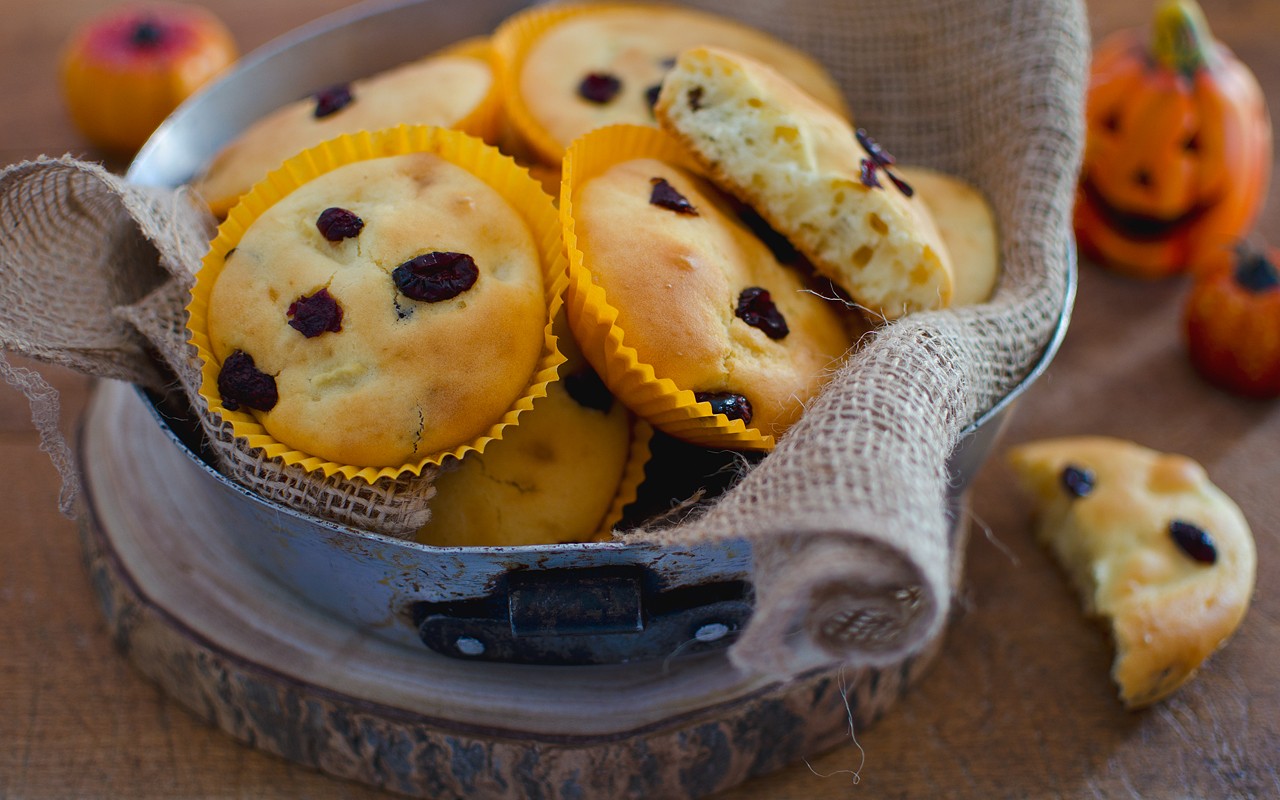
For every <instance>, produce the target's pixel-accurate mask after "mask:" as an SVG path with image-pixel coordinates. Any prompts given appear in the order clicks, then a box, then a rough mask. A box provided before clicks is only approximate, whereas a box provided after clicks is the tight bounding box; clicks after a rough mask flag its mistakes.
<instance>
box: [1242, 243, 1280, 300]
mask: <svg viewBox="0 0 1280 800" xmlns="http://www.w3.org/2000/svg"><path fill="white" fill-rule="evenodd" d="M1237 255H1238V256H1239V258H1240V260H1239V262H1238V263H1237V264H1236V283H1238V284H1240V286H1241V288H1244V289H1248V290H1249V291H1250V292H1254V293H1255V294H1257V293H1260V292H1268V291H1271V290H1272V289H1276V288H1280V270H1277V269H1276V265H1275V264H1273V263H1272V262H1271V259H1269V258H1267V254H1266V253H1265V252H1264V251H1262V250H1254V249H1253V248H1250V247H1245V246H1241V247H1240V248H1239V249H1238V250H1237Z"/></svg>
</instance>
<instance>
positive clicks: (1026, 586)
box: [0, 0, 1280, 800]
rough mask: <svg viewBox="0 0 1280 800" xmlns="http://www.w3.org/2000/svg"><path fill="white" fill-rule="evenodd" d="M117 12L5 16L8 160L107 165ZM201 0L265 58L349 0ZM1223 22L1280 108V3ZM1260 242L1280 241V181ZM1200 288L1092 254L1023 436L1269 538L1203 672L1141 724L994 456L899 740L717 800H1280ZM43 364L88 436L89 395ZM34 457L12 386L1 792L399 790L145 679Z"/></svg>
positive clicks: (1264, 516) (361, 793)
mask: <svg viewBox="0 0 1280 800" xmlns="http://www.w3.org/2000/svg"><path fill="white" fill-rule="evenodd" d="M111 5H113V3H111V2H108V1H107V0H59V1H58V2H53V3H35V2H29V1H28V2H17V0H0V20H3V23H0V120H2V123H0V164H8V163H12V162H16V161H19V160H22V159H26V158H31V157H34V156H37V155H39V154H42V153H44V154H50V155H57V154H61V153H64V152H70V153H73V154H77V155H82V156H86V157H90V158H95V157H97V156H96V155H95V154H94V153H93V152H92V151H91V150H89V149H88V147H87V145H86V143H85V142H84V141H83V140H82V139H81V138H80V137H79V136H78V135H77V134H76V133H75V132H74V131H73V130H72V128H71V127H70V125H69V124H68V122H67V119H66V117H65V115H64V112H63V110H62V107H61V105H60V102H59V99H58V93H57V85H56V67H55V65H56V51H57V47H58V45H59V44H60V43H61V42H62V41H63V40H64V38H65V37H66V36H67V35H68V34H69V32H70V31H71V29H72V28H73V27H74V26H75V25H76V24H77V23H78V22H79V21H81V20H83V19H84V18H86V17H88V16H90V15H92V14H95V13H97V12H100V11H102V10H103V9H105V8H107V7H109V6H111ZM205 5H207V6H209V7H211V8H213V9H214V10H215V12H216V13H217V14H218V15H219V16H220V17H221V18H222V19H224V20H225V21H227V23H228V24H229V25H230V27H231V28H232V30H233V32H234V33H235V36H236V38H237V41H238V42H239V44H240V46H241V48H242V49H243V50H244V51H246V52H247V51H248V50H251V49H253V48H255V47H257V46H258V45H261V44H263V43H264V42H266V41H267V40H268V39H270V38H272V37H273V36H275V35H277V34H279V33H281V32H284V31H285V30H288V29H289V28H292V27H294V26H296V25H298V24H300V23H302V22H304V21H307V20H309V19H312V18H314V17H316V16H319V15H320V14H323V13H326V12H328V11H332V10H334V9H336V8H338V7H341V6H345V5H348V3H347V2H344V0H276V2H271V3H265V2H261V1H260V0H218V1H217V2H213V1H212V0H208V2H206V3H205ZM1089 5H1090V9H1091V20H1092V24H1093V29H1094V32H1095V34H1096V35H1101V34H1104V33H1106V32H1108V31H1111V30H1114V29H1116V28H1119V27H1127V26H1132V25H1138V24H1142V23H1143V21H1144V19H1145V17H1146V15H1147V13H1148V11H1149V4H1148V3H1147V2H1138V1H1137V0H1126V2H1119V0H1111V1H1110V2H1108V1H1107V0H1090V2H1089ZM1203 6H1204V8H1205V10H1206V12H1207V14H1208V17H1209V19H1210V21H1211V22H1212V23H1214V27H1215V31H1216V32H1217V34H1218V36H1219V37H1220V38H1221V39H1223V40H1224V41H1226V42H1227V43H1228V44H1230V45H1231V46H1232V48H1233V49H1234V50H1235V51H1236V53H1237V54H1238V55H1239V56H1240V57H1241V58H1242V59H1243V60H1244V61H1245V62H1246V63H1248V64H1250V65H1251V66H1252V68H1253V69H1254V71H1255V72H1256V73H1257V75H1258V77H1259V79H1260V81H1261V83H1262V85H1263V87H1264V89H1265V90H1266V92H1267V94H1268V97H1269V99H1270V105H1271V108H1272V109H1277V110H1280V48H1276V47H1275V43H1274V38H1275V35H1276V33H1277V32H1278V31H1280V3H1277V2H1276V0H1204V2H1203ZM113 166H117V167H118V166H120V165H119V164H115V165H113ZM1259 232H1260V235H1261V236H1262V237H1263V238H1266V239H1269V240H1271V241H1274V242H1276V243H1280V190H1277V188H1275V185H1273V188H1272V190H1271V194H1270V199H1269V202H1268V206H1267V209H1266V211H1265V212H1264V217H1263V219H1262V221H1261V223H1260V224H1259ZM1186 289H1187V284H1186V282H1185V281H1182V280H1172V281H1168V282H1164V283H1158V284H1148V283H1139V282H1134V281H1129V280H1124V279H1121V278H1117V277H1115V276H1113V275H1110V274H1108V273H1105V272H1103V271H1101V270H1100V269H1098V268H1097V267H1095V266H1094V265H1092V264H1088V263H1085V264H1083V265H1082V274H1081V280H1080V295H1079V299H1078V303H1077V313H1076V315H1075V318H1074V321H1073V323H1072V327H1071V332H1070V334H1069V335H1068V337H1067V340H1066V343H1065V345H1064V347H1063V349H1062V352H1061V354H1060V355H1059V357H1058V358H1057V360H1056V361H1055V363H1054V364H1053V366H1052V368H1051V369H1050V371H1049V373H1048V374H1047V375H1045V376H1044V377H1043V378H1042V379H1041V380H1040V381H1039V382H1038V383H1037V384H1036V386H1035V387H1034V388H1033V390H1032V391H1031V392H1030V393H1029V395H1028V396H1027V397H1026V398H1025V400H1024V401H1023V402H1022V403H1021V405H1020V407H1019V409H1018V412H1017V414H1016V415H1015V418H1014V421H1013V424H1012V425H1011V426H1010V428H1009V430H1008V432H1007V435H1006V437H1005V439H1004V444H1005V445H1008V444H1011V443H1014V442H1020V441H1025V440H1027V439H1031V438H1037V437H1041V436H1048V435H1060V434H1076V433H1099V434H1109V435H1116V436H1123V437H1127V438H1132V439H1137V440H1139V441H1142V442H1143V443H1145V444H1148V445H1151V446H1154V447H1157V448H1160V449H1165V450H1171V451H1177V452H1182V453H1186V454H1188V455H1190V456H1192V457H1194V458H1196V459H1198V460H1200V461H1201V462H1202V463H1203V464H1205V466H1206V467H1207V468H1208V469H1209V472H1210V474H1211V475H1212V476H1213V477H1214V478H1215V480H1216V481H1217V482H1218V483H1219V484H1220V485H1221V486H1222V487H1223V488H1224V489H1226V491H1227V492H1228V493H1230V494H1232V495H1233V496H1234V497H1235V498H1236V499H1237V501H1238V502H1239V503H1240V505H1241V506H1242V508H1243V509H1244V512H1245V515H1246V516H1247V517H1248V518H1249V520H1250V521H1251V523H1252V525H1253V528H1254V533H1255V536H1256V538H1257V541H1258V551H1259V573H1258V590H1257V592H1256V595H1255V597H1254V604H1253V608H1252V609H1251V611H1250V613H1249V616H1248V617H1247V618H1246V620H1245V622H1244V625H1243V627H1242V629H1241V630H1240V631H1239V633H1238V634H1237V636H1236V637H1235V639H1233V640H1232V642H1231V643H1230V645H1229V646H1228V647H1227V648H1226V649H1225V650H1223V651H1221V652H1219V653H1218V654H1217V655H1215V656H1214V657H1213V659H1212V660H1211V662H1210V663H1209V665H1208V667H1207V669H1206V670H1205V671H1204V672H1203V674H1202V675H1201V676H1200V678H1199V679H1198V680H1197V681H1196V682H1195V683H1193V684H1192V685H1190V686H1188V687H1187V688H1185V689H1184V690H1183V691H1182V692H1180V693H1179V694H1178V695H1177V696H1175V697H1174V698H1173V699H1171V700H1169V701H1167V702H1165V703H1162V704H1160V705H1157V706H1156V707H1154V708H1151V709H1149V710H1146V711H1143V712H1140V713H1127V712H1125V711H1123V710H1122V709H1121V707H1120V706H1119V704H1118V703H1117V702H1116V700H1115V699H1114V690H1113V687H1112V686H1111V685H1110V682H1109V679H1108V676H1107V673H1108V669H1109V665H1110V658H1111V652H1110V649H1109V644H1108V643H1107V641H1106V636H1105V631H1104V630H1103V628H1102V627H1101V626H1099V625H1098V624H1096V623H1094V622H1091V621H1089V620H1086V619H1085V618H1083V617H1082V616H1081V614H1080V613H1079V610H1078V605H1077V600H1076V598H1075V596H1074V595H1073V594H1072V592H1071V589H1070V588H1069V587H1068V585H1067V583H1066V582H1065V580H1064V579H1063V578H1062V575H1061V573H1059V572H1058V571H1057V570H1056V569H1055V567H1054V566H1053V564H1052V563H1051V562H1050V560H1049V558H1048V557H1047V555H1046V554H1045V553H1043V552H1042V551H1041V550H1040V549H1038V547H1037V546H1036V545H1035V544H1034V543H1033V542H1032V540H1031V538H1030V535H1029V531H1028V529H1027V510H1028V509H1027V506H1026V504H1025V503H1024V502H1022V501H1021V500H1020V499H1019V498H1018V497H1017V496H1016V495H1015V494H1014V492H1013V490H1012V489H1011V488H1010V475H1009V472H1008V470H1007V469H1006V468H1005V467H1004V466H1003V465H1002V463H1001V461H1000V459H999V457H998V455H997V457H996V458H993V459H992V461H991V462H990V463H989V464H988V465H987V466H986V467H985V468H984V469H983V471H982V472H981V474H980V476H979V478H978V480H977V482H976V485H975V489H974V514H975V516H976V518H977V519H978V520H980V522H979V524H978V526H977V527H975V535H974V537H973V539H972V543H971V545H970V548H969V552H968V559H969V564H968V567H967V573H966V578H965V583H964V590H963V593H962V598H961V599H962V611H961V613H960V614H959V616H958V618H957V619H956V621H955V623H954V624H953V625H952V627H951V629H950V631H949V633H948V639H947V642H946V646H945V649H944V650H943V653H942V655H941V657H940V658H939V661H938V663H937V665H936V667H935V668H934V669H933V671H932V672H931V673H930V674H929V675H927V676H926V677H925V679H924V681H923V682H922V684H921V685H920V686H919V688H918V689H917V690H915V691H914V692H912V693H911V694H909V695H908V696H907V697H906V698H905V699H904V700H903V701H902V702H901V704H900V705H899V706H898V707H897V708H896V709H895V710H893V711H892V712H891V713H890V714H889V716H888V717H886V718H885V719H884V720H883V721H881V722H880V723H879V724H878V725H876V726H875V727H873V728H872V729H870V730H867V731H858V732H856V745H855V744H854V743H853V742H850V743H849V745H848V746H845V747H842V748H840V749H838V750H836V751H834V752H831V753H829V754H827V755H825V756H823V757H820V758H817V759H814V760H813V761H812V764H811V767H810V766H806V765H804V764H800V765H795V766H793V767H791V768H789V769H787V770H784V771H782V772H780V773H777V774H775V775H772V776H768V777H766V778H763V779H760V780H756V781H753V782H751V783H749V784H747V785H745V786H743V787H741V788H739V789H736V790H733V791H730V792H727V793H725V794H722V795H721V796H722V797H725V798H779V800H788V799H790V800H799V799H800V798H813V797H853V796H864V797H926V796H952V797H962V796H963V797H996V796H1010V797H1027V796H1031V797H1044V796H1061V797H1079V796H1086V797H1113V796H1135V797H1187V796H1191V797H1262V796H1271V797H1274V796H1280V773H1278V772H1277V770H1278V765H1280V680H1277V678H1280V669H1278V668H1277V666H1276V656H1277V654H1278V653H1280V589H1277V587H1276V583H1277V579H1278V578H1280V511H1277V506H1276V504H1275V502H1274V501H1275V496H1276V489H1275V487H1276V485H1277V481H1278V480H1280V404H1277V403H1275V402H1272V403H1259V402H1246V401H1242V400H1237V399H1234V398H1232V397H1229V396H1227V395H1225V394H1222V393H1221V392H1218V391H1216V390H1214V389H1212V388H1209V387H1207V386H1205V385H1204V384H1202V383H1201V382H1200V381H1199V380H1198V379H1197V378H1196V377H1195V375H1194V374H1193V373H1192V371H1191V370H1190V368H1189V367H1188V365H1187V362H1186V360H1185V358H1184V355H1183V351H1182V345H1181V343H1180V339H1179V333H1178V331H1179V328H1178V316H1179V312H1180V308H1181V302H1182V298H1183V296H1184V294H1185V292H1186ZM47 374H48V375H50V376H51V377H52V379H53V380H54V382H55V383H56V384H57V386H58V387H59V388H60V389H61V390H62V398H63V403H64V415H65V418H66V421H67V426H68V428H70V427H71V426H72V425H73V424H74V420H75V418H76V417H77V415H78V414H79V411H80V409H81V408H82V407H83V405H84V402H85V399H86V397H87V389H88V382H87V381H86V380H85V379H83V378H81V377H79V376H77V375H73V374H70V373H67V372H61V371H57V370H48V371H47ZM37 445H38V441H37V437H36V434H35V432H34V429H33V428H32V426H31V423H30V420H29V417H28V412H27V408H26V403H25V401H24V399H23V398H22V396H21V395H20V394H18V393H17V392H15V391H12V390H10V389H8V388H7V387H2V386H0V507H2V508H4V509H5V511H4V512H3V513H4V517H5V521H4V522H3V523H0V798H8V797H15V798H16V797H24V798H39V797H49V798H62V797H137V798H158V797H254V798H263V797H310V798H364V797H377V796H383V795H381V794H380V793H378V792H375V791H373V790H371V789H367V788H365V787H363V786H358V785H355V784H352V783H348V782H344V781H339V780H334V779H331V778H328V777H326V776H324V775H321V774H318V773H315V772H312V771H310V770H307V769H304V768H300V767H296V766H294V765H292V764H289V763H286V762H284V761H281V760H279V759H276V758H274V757H271V756H268V755H264V754H262V753H259V752H257V751H254V750H252V749H250V748H248V747H244V746H241V745H240V744H237V743H236V742H234V741H232V740H231V739H230V738H228V737H226V736H225V735H223V734H222V733H220V732H218V731H216V730H214V729H211V728H209V727H207V726H206V725H204V724H203V723H202V722H200V721H198V720H197V719H196V718H195V717H194V716H192V715H191V714H189V713H187V711H186V710H184V709H183V708H182V707H180V706H178V705H177V704H175V703H174V702H172V701H170V700H169V699H167V698H166V697H165V696H164V695H162V694H161V693H160V692H159V690H157V689H156V688H154V687H153V686H152V685H151V684H149V683H148V682H147V681H146V680H144V679H143V678H142V677H140V676H139V674H138V673H136V672H135V671H134V670H133V668H132V667H130V665H129V664H128V662H127V661H126V660H125V659H124V657H122V656H121V654H120V653H118V652H117V651H116V650H115V648H114V647H113V644H112V641H111V639H110V637H109V636H108V633H107V630H106V627H105V625H104V622H103V619H102V615H101V613H100V612H99V609H98V607H97V604H96V601H95V598H94V596H93V595H92V594H91V592H90V589H89V585H88V582H87V580H86V576H85V574H84V571H83V569H82V567H81V562H80V545H79V542H78V539H77V536H76V531H75V525H74V524H73V523H72V522H71V521H69V520H67V519H64V518H63V517H61V516H59V515H58V513H57V511H56V498H57V492H58V481H57V476H56V474H55V472H54V470H53V468H52V466H51V465H50V463H49V461H48V460H47V459H46V458H45V457H44V456H43V455H42V454H41V453H40V452H39V451H38V449H37ZM983 528H985V529H986V530H985V531H984V530H983Z"/></svg>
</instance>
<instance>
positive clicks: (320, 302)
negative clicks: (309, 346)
mask: <svg viewBox="0 0 1280 800" xmlns="http://www.w3.org/2000/svg"><path fill="white" fill-rule="evenodd" d="M286 313H287V314H288V315H289V327H291V328H293V329H294V330H295V331H297V332H299V333H301V334H302V335H303V336H305V337H307V338H308V339H311V338H314V337H316V336H319V335H320V334H322V333H324V332H326V331H328V332H329V333H337V332H338V331H340V330H342V306H340V305H338V301H337V300H335V299H333V295H331V294H329V290H328V289H321V290H320V291H318V292H316V293H315V294H313V295H309V296H308V295H303V296H302V297H299V298H298V299H297V300H294V301H293V302H292V303H290V304H289V310H288V311H287V312H286Z"/></svg>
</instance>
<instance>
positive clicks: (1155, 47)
mask: <svg viewBox="0 0 1280 800" xmlns="http://www.w3.org/2000/svg"><path fill="white" fill-rule="evenodd" d="M1152 27H1153V31H1152V34H1153V35H1152V39H1151V55H1152V57H1153V58H1154V59H1155V61H1156V63H1157V64H1159V65H1160V66H1162V67H1164V68H1165V69H1168V70H1172V71H1174V72H1178V73H1181V74H1183V75H1185V76H1187V77H1188V78H1189V77H1191V76H1192V75H1194V74H1195V73H1196V72H1197V71H1199V70H1201V69H1204V68H1205V67H1206V66H1208V65H1209V63H1210V60H1211V59H1212V57H1213V54H1214V41H1213V34H1212V33H1211V32H1210V30H1209V23H1208V21H1207V20H1205V17H1204V12H1203V11H1201V10H1200V6H1199V5H1197V4H1196V2H1195V0H1166V2H1164V3H1161V5H1160V7H1159V8H1157V9H1156V16H1155V22H1154V24H1153V26H1152Z"/></svg>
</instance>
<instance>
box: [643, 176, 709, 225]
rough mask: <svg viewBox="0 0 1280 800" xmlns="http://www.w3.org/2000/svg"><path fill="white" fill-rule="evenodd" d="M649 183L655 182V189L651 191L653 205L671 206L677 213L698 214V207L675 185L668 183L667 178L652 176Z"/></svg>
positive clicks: (650, 196)
mask: <svg viewBox="0 0 1280 800" xmlns="http://www.w3.org/2000/svg"><path fill="white" fill-rule="evenodd" d="M649 183H651V184H653V191H652V192H650V193H649V203H650V204H651V205H655V206H662V207H663V208H669V209H671V210H672V211H674V212H676V213H677V214H685V215H687V216H690V217H696V216H698V209H696V208H694V207H693V204H692V203H690V202H689V200H688V198H686V197H685V196H684V195H682V194H680V193H679V192H677V191H676V189H675V187H674V186H672V185H671V184H669V183H667V180H666V178H650V179H649Z"/></svg>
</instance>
